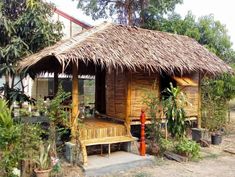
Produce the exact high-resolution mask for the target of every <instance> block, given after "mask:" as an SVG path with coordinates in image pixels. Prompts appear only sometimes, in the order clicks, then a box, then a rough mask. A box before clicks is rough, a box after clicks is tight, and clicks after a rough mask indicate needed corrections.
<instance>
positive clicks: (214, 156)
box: [203, 153, 219, 159]
mask: <svg viewBox="0 0 235 177" xmlns="http://www.w3.org/2000/svg"><path fill="white" fill-rule="evenodd" d="M218 157H219V154H214V153H208V154H207V155H205V156H204V157H203V158H205V159H217V158H218Z"/></svg>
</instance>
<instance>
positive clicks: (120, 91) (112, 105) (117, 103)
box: [106, 71, 126, 119]
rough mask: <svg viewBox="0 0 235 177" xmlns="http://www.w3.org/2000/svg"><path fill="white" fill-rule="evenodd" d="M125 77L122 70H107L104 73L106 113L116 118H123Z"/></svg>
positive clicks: (124, 111) (124, 110)
mask: <svg viewBox="0 0 235 177" xmlns="http://www.w3.org/2000/svg"><path fill="white" fill-rule="evenodd" d="M125 105H126V77H125V73H123V72H115V71H111V72H107V75H106V114H107V115H108V116H111V117H115V118H118V119H124V118H125V113H126V109H125Z"/></svg>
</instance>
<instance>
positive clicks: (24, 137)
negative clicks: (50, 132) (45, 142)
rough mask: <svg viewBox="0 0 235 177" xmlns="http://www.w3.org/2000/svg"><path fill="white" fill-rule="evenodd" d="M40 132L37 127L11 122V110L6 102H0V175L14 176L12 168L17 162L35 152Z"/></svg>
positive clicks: (15, 166)
mask: <svg viewBox="0 0 235 177" xmlns="http://www.w3.org/2000/svg"><path fill="white" fill-rule="evenodd" d="M39 136H40V130H39V129H38V127H37V126H33V125H27V124H25V125H21V124H16V123H14V122H13V120H12V117H11V110H10V109H9V108H8V107H7V102H6V101H4V100H2V99H1V100H0V140H1V141H0V154H1V159H0V174H4V176H6V177H12V176H14V175H13V174H12V170H13V168H17V167H18V165H19V162H20V161H21V160H23V159H24V158H29V157H28V156H29V154H30V152H32V151H34V150H35V147H36V144H37V142H38V141H39V140H40V137H39Z"/></svg>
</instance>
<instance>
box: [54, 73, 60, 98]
mask: <svg viewBox="0 0 235 177" xmlns="http://www.w3.org/2000/svg"><path fill="white" fill-rule="evenodd" d="M53 84H54V92H53V93H54V97H55V96H56V94H57V91H58V85H59V77H58V72H54V82H53Z"/></svg>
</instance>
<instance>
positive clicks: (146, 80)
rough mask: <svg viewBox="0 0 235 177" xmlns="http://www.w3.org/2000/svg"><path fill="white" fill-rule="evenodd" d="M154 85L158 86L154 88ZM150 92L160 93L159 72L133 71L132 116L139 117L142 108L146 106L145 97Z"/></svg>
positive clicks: (132, 117) (133, 117)
mask: <svg viewBox="0 0 235 177" xmlns="http://www.w3.org/2000/svg"><path fill="white" fill-rule="evenodd" d="M154 85H155V86H156V87H155V88H154ZM149 92H155V93H156V96H158V95H159V79H158V75H157V74H150V73H133V74H132V78H131V111H130V118H131V119H132V120H133V119H139V117H140V113H141V109H142V108H145V107H146V106H145V104H144V98H145V97H146V95H147V94H148V93H149Z"/></svg>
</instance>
